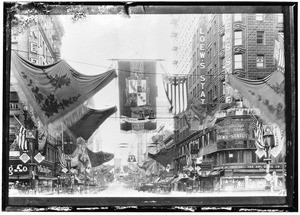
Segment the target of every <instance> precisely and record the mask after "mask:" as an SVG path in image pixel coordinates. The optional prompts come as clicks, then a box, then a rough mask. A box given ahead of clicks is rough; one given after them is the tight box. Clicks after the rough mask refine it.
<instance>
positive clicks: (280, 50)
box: [274, 34, 285, 70]
mask: <svg viewBox="0 0 300 215" xmlns="http://www.w3.org/2000/svg"><path fill="white" fill-rule="evenodd" d="M274 58H275V61H276V66H277V68H278V69H280V70H284V68H285V61H284V37H283V34H278V35H277V39H275V46H274Z"/></svg>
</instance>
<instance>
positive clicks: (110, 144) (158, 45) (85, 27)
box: [60, 15, 172, 152]
mask: <svg viewBox="0 0 300 215" xmlns="http://www.w3.org/2000/svg"><path fill="white" fill-rule="evenodd" d="M60 18H61V21H62V24H63V27H64V30H65V35H64V36H63V38H62V47H61V58H62V59H64V60H66V61H67V62H68V63H69V64H70V65H71V66H72V67H73V68H74V69H76V70H77V71H78V72H80V73H83V74H87V75H95V74H100V73H103V72H106V71H107V70H108V69H110V68H111V66H113V65H112V63H113V61H111V60H110V59H163V61H162V62H161V64H162V65H163V67H164V68H165V69H166V71H168V72H171V70H172V65H171V62H172V51H171V49H172V39H171V37H170V35H171V25H170V20H171V16H170V15H134V16H131V18H126V17H124V16H121V15H90V16H87V19H86V20H80V21H77V22H75V23H74V22H73V21H72V20H71V16H60ZM158 67H159V66H158ZM157 77H158V79H159V78H161V75H158V76H157ZM158 83H160V85H161V83H162V82H158ZM161 87H162V86H159V89H162V88H161ZM160 92H161V91H160ZM116 96H117V82H116V81H115V80H113V81H111V82H110V83H109V84H108V85H107V86H106V87H105V88H103V89H102V90H101V91H100V92H99V93H98V94H96V95H95V97H94V101H95V108H98V109H103V108H108V107H111V106H115V105H117V102H118V100H117V99H116ZM167 108H168V107H167V106H166V109H167ZM117 117H118V116H117V115H116V114H115V115H113V116H112V117H111V118H110V119H107V120H106V121H105V122H104V123H103V124H102V125H101V126H100V129H99V131H97V135H98V136H99V137H98V143H99V142H100V144H99V147H96V149H95V150H97V151H98V150H103V151H107V152H116V147H117V143H119V142H124V141H125V142H126V141H130V142H132V141H135V140H134V134H131V135H130V134H128V135H125V136H124V134H121V133H120V131H119V119H118V118H117Z"/></svg>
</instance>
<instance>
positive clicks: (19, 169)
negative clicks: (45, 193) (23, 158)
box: [8, 161, 29, 176]
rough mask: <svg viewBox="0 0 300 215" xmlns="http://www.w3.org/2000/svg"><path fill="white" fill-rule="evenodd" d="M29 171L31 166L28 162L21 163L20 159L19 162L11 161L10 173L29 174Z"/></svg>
mask: <svg viewBox="0 0 300 215" xmlns="http://www.w3.org/2000/svg"><path fill="white" fill-rule="evenodd" d="M28 173H29V166H28V165H26V164H23V163H21V162H20V161H18V162H13V163H11V162H10V165H9V167H8V175H9V176H12V175H17V176H20V175H28Z"/></svg>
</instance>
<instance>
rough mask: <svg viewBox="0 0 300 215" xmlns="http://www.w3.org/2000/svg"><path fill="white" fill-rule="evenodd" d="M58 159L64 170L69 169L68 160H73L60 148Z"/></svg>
mask: <svg viewBox="0 0 300 215" xmlns="http://www.w3.org/2000/svg"><path fill="white" fill-rule="evenodd" d="M58 155H59V156H58V158H59V161H60V164H61V167H62V168H67V160H68V159H71V157H70V156H69V155H66V154H65V153H63V151H62V150H61V149H60V148H58Z"/></svg>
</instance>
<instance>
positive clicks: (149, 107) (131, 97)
mask: <svg viewBox="0 0 300 215" xmlns="http://www.w3.org/2000/svg"><path fill="white" fill-rule="evenodd" d="M117 64H118V74H119V75H118V79H119V80H118V85H119V110H120V118H121V120H120V128H121V130H122V131H145V130H146V131H147V130H148V131H150V130H155V129H156V121H155V120H154V119H153V118H154V116H156V97H157V85H156V61H155V60H152V61H151V60H147V61H144V60H118V62H117ZM149 117H150V118H149Z"/></svg>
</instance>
